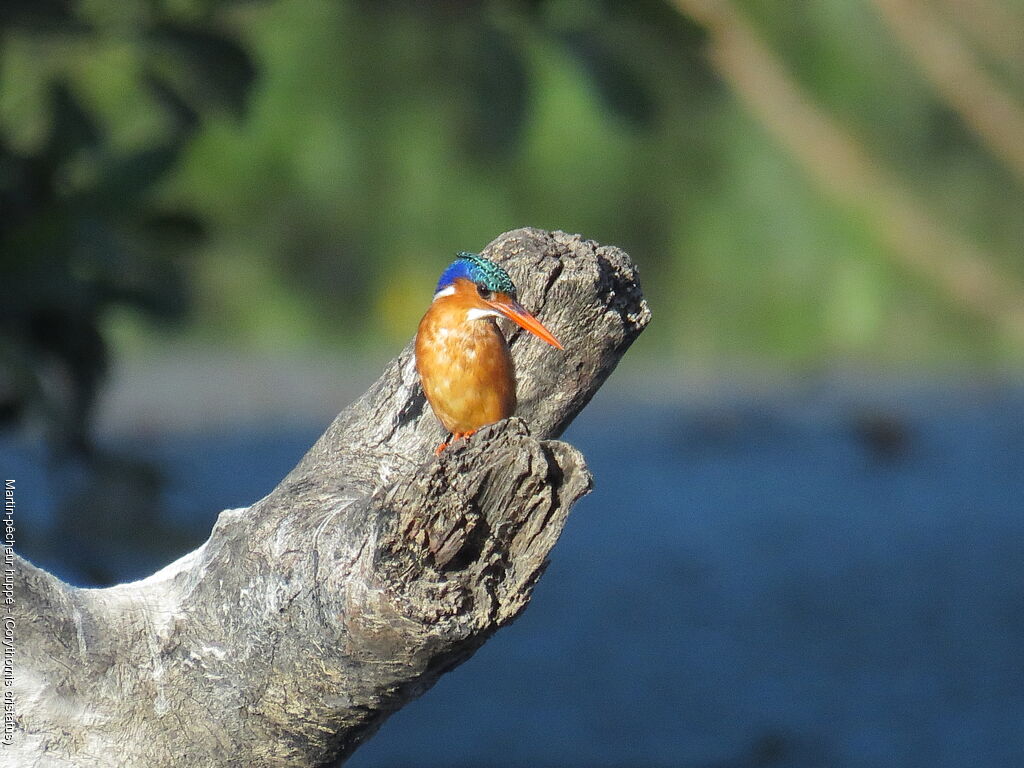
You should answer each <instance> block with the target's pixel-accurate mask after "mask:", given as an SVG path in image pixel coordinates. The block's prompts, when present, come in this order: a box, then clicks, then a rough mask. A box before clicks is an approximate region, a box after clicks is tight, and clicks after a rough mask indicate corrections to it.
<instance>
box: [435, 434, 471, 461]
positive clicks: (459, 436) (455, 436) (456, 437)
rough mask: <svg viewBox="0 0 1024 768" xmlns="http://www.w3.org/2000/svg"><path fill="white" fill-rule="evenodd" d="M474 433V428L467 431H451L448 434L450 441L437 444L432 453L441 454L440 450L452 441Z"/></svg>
mask: <svg viewBox="0 0 1024 768" xmlns="http://www.w3.org/2000/svg"><path fill="white" fill-rule="evenodd" d="M475 434H476V430H475V429H471V430H469V431H468V432H452V433H451V435H450V438H451V443H448V442H445V443H441V444H440V445H439V446H437V448H435V449H434V455H435V456H440V455H441V451H443V450H444V449H445V448H447V447H448V446H449V445H451V444H452V443H454V442H455V441H456V440H461V439H462V438H464V437H469V436H470V435H475Z"/></svg>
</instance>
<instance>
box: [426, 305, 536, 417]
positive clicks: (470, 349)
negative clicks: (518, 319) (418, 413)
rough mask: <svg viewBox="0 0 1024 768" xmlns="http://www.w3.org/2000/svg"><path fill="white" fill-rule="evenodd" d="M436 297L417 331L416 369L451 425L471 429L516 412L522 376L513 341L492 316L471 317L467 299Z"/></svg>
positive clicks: (430, 399)
mask: <svg viewBox="0 0 1024 768" xmlns="http://www.w3.org/2000/svg"><path fill="white" fill-rule="evenodd" d="M455 299H457V297H454V296H453V297H451V299H448V300H446V299H439V300H437V301H435V302H434V303H433V304H432V305H431V308H430V309H429V310H428V311H427V313H426V314H425V315H424V316H423V320H422V321H420V327H419V331H418V333H417V334H416V370H417V371H418V372H419V375H420V380H421V382H422V384H423V392H424V393H425V394H426V396H427V401H428V402H429V403H430V407H431V408H433V409H434V413H435V414H436V415H437V418H438V419H440V421H441V423H442V424H443V425H444V427H445V429H447V430H448V431H449V432H452V433H462V432H470V431H472V430H475V429H479V428H480V427H482V426H484V425H485V424H493V423H494V422H496V421H500V420H501V419H504V418H505V417H506V416H511V415H512V413H513V411H515V408H516V380H515V372H514V370H513V368H512V357H511V355H509V351H508V343H507V342H506V341H505V337H504V335H503V334H502V333H501V330H500V329H499V328H498V326H497V325H496V324H495V323H494V322H493V321H492V320H489V319H487V320H471V321H467V320H466V308H465V307H463V306H461V304H462V302H459V301H456V300H455Z"/></svg>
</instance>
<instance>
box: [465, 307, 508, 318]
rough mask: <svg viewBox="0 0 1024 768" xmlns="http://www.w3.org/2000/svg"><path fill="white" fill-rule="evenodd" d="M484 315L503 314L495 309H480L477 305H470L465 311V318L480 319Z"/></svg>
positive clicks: (494, 315)
mask: <svg viewBox="0 0 1024 768" xmlns="http://www.w3.org/2000/svg"><path fill="white" fill-rule="evenodd" d="M485 317H503V315H502V314H501V312H498V311H497V310H496V309H480V308H479V307H470V309H469V310H468V311H467V312H466V319H467V320H482V319H483V318H485Z"/></svg>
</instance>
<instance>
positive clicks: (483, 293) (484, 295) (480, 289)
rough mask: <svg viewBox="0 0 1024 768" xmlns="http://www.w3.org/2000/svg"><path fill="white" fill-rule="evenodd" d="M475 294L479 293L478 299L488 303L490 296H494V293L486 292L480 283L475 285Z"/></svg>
mask: <svg viewBox="0 0 1024 768" xmlns="http://www.w3.org/2000/svg"><path fill="white" fill-rule="evenodd" d="M476 292H477V293H479V294H480V298H481V299H484V300H485V301H490V300H491V296H493V295H494V292H493V291H489V290H487V289H486V288H485V287H484V286H483V285H482V284H480V283H477V284H476Z"/></svg>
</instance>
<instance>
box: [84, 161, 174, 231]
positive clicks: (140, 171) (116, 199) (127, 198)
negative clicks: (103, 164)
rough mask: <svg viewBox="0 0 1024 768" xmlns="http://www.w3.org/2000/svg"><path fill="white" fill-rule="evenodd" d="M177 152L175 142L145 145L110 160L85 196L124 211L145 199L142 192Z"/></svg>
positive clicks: (139, 205) (170, 164)
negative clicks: (137, 150) (140, 148)
mask: <svg viewBox="0 0 1024 768" xmlns="http://www.w3.org/2000/svg"><path fill="white" fill-rule="evenodd" d="M179 153H180V147H179V145H178V144H177V143H173V144H168V145H164V146H158V147H151V148H149V149H144V150H142V151H140V152H137V153H135V154H132V155H128V156H126V157H122V158H118V159H116V160H114V161H113V162H111V163H110V164H109V165H108V166H107V168H106V171H105V173H104V174H103V178H102V179H101V180H100V181H99V183H98V184H97V185H96V186H95V187H94V188H93V189H92V190H90V191H89V193H88V196H89V198H91V199H92V200H93V201H94V202H95V203H96V204H98V205H99V206H100V207H101V208H103V209H105V210H114V211H118V212H119V215H124V214H125V213H127V212H128V211H130V210H139V209H141V208H143V207H144V206H145V204H146V202H147V200H146V198H145V193H146V192H147V191H149V189H150V188H151V187H152V186H153V185H154V184H155V183H156V182H158V181H160V180H161V179H162V178H163V176H164V174H166V173H167V172H168V171H169V170H170V169H171V168H173V167H174V163H175V161H176V160H177V158H178V155H179Z"/></svg>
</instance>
